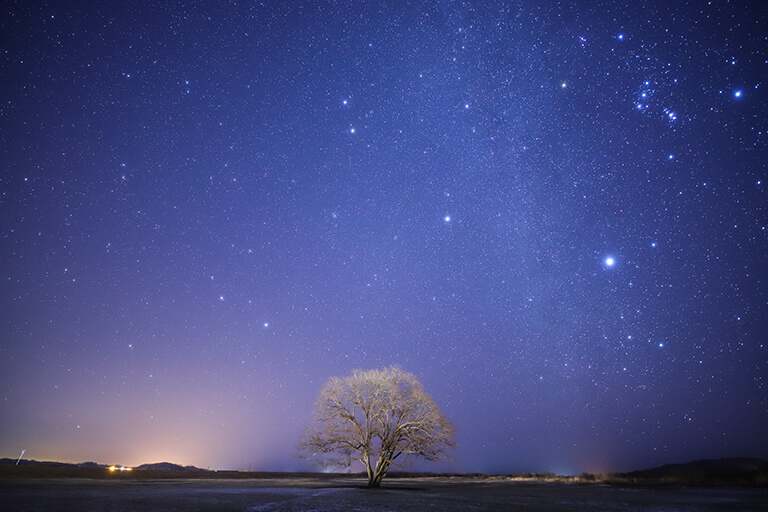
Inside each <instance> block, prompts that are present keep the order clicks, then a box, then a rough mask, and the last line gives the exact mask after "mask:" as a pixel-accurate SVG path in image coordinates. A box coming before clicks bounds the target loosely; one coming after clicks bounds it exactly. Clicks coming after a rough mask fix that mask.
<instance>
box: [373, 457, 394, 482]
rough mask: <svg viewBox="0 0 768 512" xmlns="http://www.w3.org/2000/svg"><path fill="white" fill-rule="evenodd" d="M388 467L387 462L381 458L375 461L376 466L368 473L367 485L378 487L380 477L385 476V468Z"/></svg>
mask: <svg viewBox="0 0 768 512" xmlns="http://www.w3.org/2000/svg"><path fill="white" fill-rule="evenodd" d="M388 469H389V463H388V461H386V460H383V459H382V458H379V460H378V461H377V462H376V468H374V470H373V473H370V472H369V473H368V487H379V486H380V485H381V481H382V479H383V478H384V477H385V476H387V470H388Z"/></svg>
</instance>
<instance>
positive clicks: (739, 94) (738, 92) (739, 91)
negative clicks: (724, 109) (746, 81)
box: [733, 89, 742, 98]
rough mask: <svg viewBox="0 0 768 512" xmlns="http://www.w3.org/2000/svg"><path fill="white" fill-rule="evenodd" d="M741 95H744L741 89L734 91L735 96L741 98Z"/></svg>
mask: <svg viewBox="0 0 768 512" xmlns="http://www.w3.org/2000/svg"><path fill="white" fill-rule="evenodd" d="M741 95H742V92H741V89H737V90H735V91H733V97H734V98H741Z"/></svg>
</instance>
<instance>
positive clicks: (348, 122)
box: [0, 0, 768, 473]
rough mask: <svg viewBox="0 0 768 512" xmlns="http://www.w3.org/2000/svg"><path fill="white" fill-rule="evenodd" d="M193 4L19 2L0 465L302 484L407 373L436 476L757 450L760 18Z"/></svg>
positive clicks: (1, 293)
mask: <svg viewBox="0 0 768 512" xmlns="http://www.w3.org/2000/svg"><path fill="white" fill-rule="evenodd" d="M171 4H172V3H171V2H142V1H136V2H133V1H122V2H50V3H48V2H43V3H38V2H27V1H17V2H10V4H9V3H5V4H4V5H5V7H3V8H2V12H1V13H0V16H1V18H0V77H2V79H1V80H0V164H1V165H0V209H1V212H2V214H1V215H0V229H1V230H0V233H1V236H2V242H1V245H0V250H1V251H2V252H0V262H1V263H2V268H1V270H2V274H1V277H2V285H1V286H2V287H1V288H0V375H1V376H0V456H3V457H13V458H15V457H18V456H19V454H20V453H21V450H22V449H24V450H26V454H25V457H26V458H34V459H38V460H61V461H72V462H81V461H88V460H95V461H98V462H102V463H120V464H126V465H136V464H141V463H144V462H158V461H164V460H167V461H171V462H175V463H179V464H194V465H196V466H199V467H204V468H208V467H210V468H211V469H214V468H217V469H243V470H245V469H249V468H251V469H253V470H301V469H307V468H310V467H311V466H309V465H308V463H306V462H304V461H301V460H299V459H298V458H297V457H296V453H297V452H296V448H295V447H296V444H297V442H298V436H299V433H300V431H301V430H302V429H303V428H304V427H305V426H306V425H307V423H308V421H309V419H310V414H311V409H312V404H313V402H314V399H315V397H316V396H317V394H318V392H319V391H320V388H321V386H322V385H323V383H324V382H325V381H326V380H327V379H329V378H330V377H333V376H345V375H348V374H350V373H351V371H352V370H353V369H355V368H361V369H370V368H376V367H382V366H385V365H391V364H396V365H399V366H400V367H402V368H403V369H405V370H407V371H410V372H412V373H414V374H415V375H416V376H417V377H418V378H419V379H420V380H421V381H422V382H423V383H424V386H425V388H426V390H427V391H428V392H429V393H430V394H432V395H433V397H434V398H435V401H436V402H437V403H438V404H439V405H440V407H441V410H442V412H443V413H445V414H446V415H447V416H449V417H450V418H452V419H453V421H454V423H455V424H456V427H457V431H458V435H457V442H458V444H459V448H458V449H457V450H455V451H454V456H455V458H456V461H455V462H452V463H444V464H442V465H417V466H415V467H416V468H419V469H431V470H444V469H447V470H454V471H472V472H475V471H477V472H500V473H508V472H513V471H553V472H557V473H579V472H582V471H611V470H615V471H622V470H631V469H640V468H645V467H651V466H656V465H661V464H665V463H671V462H685V461H688V460H693V459H698V458H716V457H724V456H759V457H768V436H766V433H765V432H766V428H767V427H768V264H766V261H767V260H768V146H767V142H768V132H767V131H768V118H766V115H767V114H768V37H767V36H768V7H766V6H765V4H764V3H763V2H759V1H755V2H739V1H732V2H726V1H722V0H715V1H712V2H704V1H701V2H695V1H692V2H688V5H683V2H670V1H658V2H655V1H648V2H642V1H639V2H634V1H633V2H602V3H601V2H586V1H585V2H548V1H539V0H523V1H515V2H487V3H486V2H454V1H447V0H438V1H437V2H424V3H421V2H412V4H413V5H406V4H407V3H406V2H387V3H385V2H366V1H354V2H346V1H339V2H330V1H328V2H326V1H317V2H255V1H239V2H196V3H194V2H184V3H176V4H173V5H171ZM288 4H290V5H288ZM357 469H358V470H359V469H362V466H360V467H358V468H357Z"/></svg>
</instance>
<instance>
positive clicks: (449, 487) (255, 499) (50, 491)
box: [0, 477, 768, 512]
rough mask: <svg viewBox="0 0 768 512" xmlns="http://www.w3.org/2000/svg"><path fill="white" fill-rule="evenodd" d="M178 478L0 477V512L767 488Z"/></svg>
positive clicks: (626, 507)
mask: <svg viewBox="0 0 768 512" xmlns="http://www.w3.org/2000/svg"><path fill="white" fill-rule="evenodd" d="M363 484H364V481H362V480H360V479H359V477H357V478H343V477H341V478H334V479H326V478H315V477H301V478H296V477H294V478H259V479H249V480H232V479H211V480H200V479H178V480H168V479H163V480H90V479H0V501H1V502H2V504H0V509H2V510H9V511H13V510H24V511H86V510H87V511H105V512H106V511H110V512H122V511H134V510H135V511H143V512H148V511H161V510H163V511H165V510H170V511H184V512H186V511H201V512H205V511H302V510H306V511H310V510H311V511H317V512H326V511H327V512H336V511H338V512H340V511H352V510H357V511H366V512H367V511H374V512H376V511H381V512H384V511H390V512H392V511H400V510H435V511H447V512H450V511H466V510H471V511H485V510H516V511H533V512H536V511H566V510H569V511H570V510H579V511H587V510H598V511H604V512H612V511H616V512H618V511H622V512H626V511H634V512H645V511H648V512H651V511H654V512H661V511H664V512H670V511H705V510H713V511H728V510H732V511H740V512H749V511H768V489H765V488H752V489H739V488H728V489H701V488H684V487H663V488H658V487H656V488H647V487H644V488H638V487H634V488H623V487H611V486H605V485H574V484H562V483H529V482H513V481H509V480H498V479H475V478H449V477H425V478H392V479H388V480H385V481H384V483H383V485H382V487H381V488H380V489H372V490H371V489H365V488H364V487H363Z"/></svg>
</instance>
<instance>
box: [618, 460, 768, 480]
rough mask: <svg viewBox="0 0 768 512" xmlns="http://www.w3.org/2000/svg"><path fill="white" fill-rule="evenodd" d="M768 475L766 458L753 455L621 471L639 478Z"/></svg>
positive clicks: (662, 478)
mask: <svg viewBox="0 0 768 512" xmlns="http://www.w3.org/2000/svg"><path fill="white" fill-rule="evenodd" d="M759 475H768V460H765V459H756V458H753V457H728V458H724V459H704V460H695V461H693V462H687V463H684V464H666V465H664V466H660V467H657V468H651V469H643V470H639V471H631V472H629V473H621V476H623V477H626V478H632V479H639V480H670V481H676V480H681V481H684V480H702V481H715V482H719V481H722V482H727V481H730V480H743V479H745V478H750V477H756V476H759Z"/></svg>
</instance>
